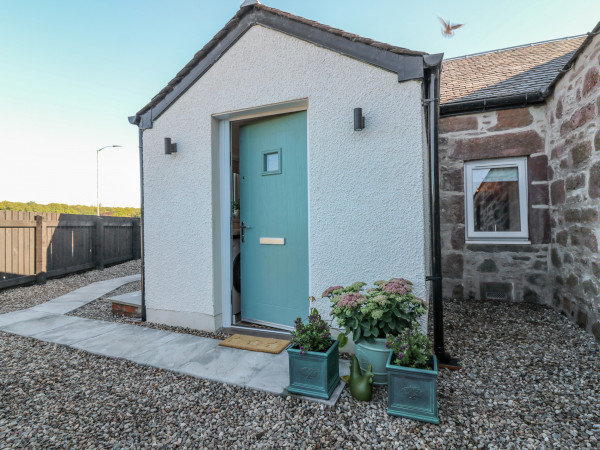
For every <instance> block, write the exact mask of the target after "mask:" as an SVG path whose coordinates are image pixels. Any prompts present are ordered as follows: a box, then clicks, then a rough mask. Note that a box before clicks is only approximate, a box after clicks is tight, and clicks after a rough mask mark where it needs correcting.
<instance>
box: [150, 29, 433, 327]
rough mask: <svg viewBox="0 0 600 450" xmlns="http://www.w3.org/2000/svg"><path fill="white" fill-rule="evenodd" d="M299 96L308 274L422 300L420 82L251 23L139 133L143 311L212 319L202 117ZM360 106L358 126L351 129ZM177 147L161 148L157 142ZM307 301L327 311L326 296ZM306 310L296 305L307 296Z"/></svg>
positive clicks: (214, 299) (208, 149) (192, 322)
mask: <svg viewBox="0 0 600 450" xmlns="http://www.w3.org/2000/svg"><path fill="white" fill-rule="evenodd" d="M303 98H307V99H308V114H307V117H308V118H307V121H308V124H307V125H308V177H309V178H308V188H309V265H310V267H309V280H310V281H309V283H310V292H311V294H312V295H314V296H315V297H320V294H321V292H322V291H323V290H324V289H326V288H327V287H328V286H330V285H334V284H342V285H346V284H349V283H352V282H354V281H365V282H372V281H375V280H378V279H383V278H391V277H394V276H399V277H405V278H408V279H410V280H412V281H413V282H414V283H415V293H416V295H418V296H421V297H424V298H426V297H427V295H426V286H425V281H424V280H425V275H426V273H427V272H428V270H429V269H428V261H429V257H428V255H427V254H426V253H425V249H426V240H427V239H428V236H429V234H428V233H429V231H428V229H427V228H426V225H425V224H426V215H427V203H426V201H424V199H425V198H426V176H425V170H426V159H427V151H426V146H425V131H424V121H423V108H422V106H421V82H420V81H408V82H403V83H398V81H397V75H396V74H395V73H392V72H388V71H384V70H382V69H379V68H377V67H374V66H371V65H368V64H365V63H362V62H360V61H357V60H354V59H351V58H348V57H345V56H342V55H340V54H338V53H335V52H332V51H329V50H326V49H323V48H321V47H318V46H315V45H313V44H310V43H307V42H304V41H301V40H299V39H296V38H293V37H290V36H288V35H285V34H283V33H280V32H277V31H273V30H271V29H267V28H265V27H262V26H254V27H253V28H251V29H250V30H249V31H248V32H247V33H246V34H245V35H243V36H242V37H241V38H240V40H239V41H238V42H237V43H236V44H235V45H234V46H233V47H232V48H230V49H229V50H228V51H227V52H226V53H225V55H223V56H222V57H221V59H220V60H219V61H217V62H216V64H215V65H214V66H213V67H211V69H209V70H208V72H206V73H205V74H204V75H203V77H202V78H201V79H199V80H198V81H197V82H196V83H195V84H194V85H193V86H192V87H191V88H190V89H189V90H188V91H187V92H186V93H185V94H184V95H183V96H182V97H181V98H179V99H178V100H177V101H176V102H175V103H174V104H173V105H171V107H170V108H169V109H168V110H167V111H165V112H164V113H163V114H162V115H161V116H160V117H159V118H157V119H156V120H155V122H154V125H153V128H152V129H149V130H146V131H145V132H144V196H145V197H144V208H145V216H144V219H145V224H144V225H145V267H146V278H145V283H146V305H147V311H148V320H149V321H155V322H164V323H170V324H173V325H183V326H188V327H192V328H200V329H207V330H212V329H215V328H218V327H220V326H221V323H222V318H221V316H220V314H221V294H220V287H219V283H220V273H219V267H220V262H219V261H220V259H219V255H218V253H219V252H218V251H217V249H218V248H219V243H218V242H213V238H214V239H216V240H218V239H219V233H218V230H219V227H220V224H219V192H218V186H219V183H218V177H219V171H218V168H219V161H218V136H217V130H218V127H217V126H216V124H217V121H216V120H215V119H214V118H212V117H211V116H212V115H213V114H219V113H223V112H227V111H235V110H240V109H246V108H253V107H258V106H263V105H268V104H273V103H279V102H285V101H290V100H296V99H303ZM355 107H362V108H363V112H364V114H365V117H366V128H365V129H364V130H362V131H354V130H353V109H354V108H355ZM165 137H170V138H171V139H172V140H173V142H176V143H177V154H175V155H172V156H167V155H165V154H164V148H163V145H164V144H163V139H164V138H165ZM326 303H327V302H325V301H320V302H319V305H318V306H319V309H321V311H322V312H324V313H327V314H328V311H329V308H328V305H327V304H326ZM307 313H308V303H307Z"/></svg>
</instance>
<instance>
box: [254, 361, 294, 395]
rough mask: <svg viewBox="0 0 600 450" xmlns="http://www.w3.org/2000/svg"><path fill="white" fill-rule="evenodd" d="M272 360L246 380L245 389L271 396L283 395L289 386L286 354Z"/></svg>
mask: <svg viewBox="0 0 600 450" xmlns="http://www.w3.org/2000/svg"><path fill="white" fill-rule="evenodd" d="M277 356H278V357H277V358H272V359H271V360H270V361H269V362H268V363H267V364H265V366H264V367H263V368H262V369H261V370H259V371H258V372H257V373H255V374H254V376H253V377H252V378H251V379H250V380H248V382H247V383H246V385H245V387H247V388H250V389H257V390H259V391H265V392H270V393H272V394H285V393H287V387H288V386H289V384H290V372H289V362H288V355H287V352H285V351H283V352H281V353H280V354H279V355H277Z"/></svg>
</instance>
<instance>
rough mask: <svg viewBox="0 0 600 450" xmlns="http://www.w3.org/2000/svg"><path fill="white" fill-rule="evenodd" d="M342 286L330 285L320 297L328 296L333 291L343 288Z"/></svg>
mask: <svg viewBox="0 0 600 450" xmlns="http://www.w3.org/2000/svg"><path fill="white" fill-rule="evenodd" d="M343 288H344V286H331V287H328V288H327V289H325V292H323V295H322V296H321V298H325V297H329V296H330V295H331V293H332V292H333V291H337V290H338V289H343Z"/></svg>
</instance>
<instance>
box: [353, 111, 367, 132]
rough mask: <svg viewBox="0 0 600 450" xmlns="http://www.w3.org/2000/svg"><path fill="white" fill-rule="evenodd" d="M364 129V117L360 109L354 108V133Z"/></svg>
mask: <svg viewBox="0 0 600 450" xmlns="http://www.w3.org/2000/svg"><path fill="white" fill-rule="evenodd" d="M364 127H365V116H363V113H362V108H354V131H360V130H362V129H363V128H364Z"/></svg>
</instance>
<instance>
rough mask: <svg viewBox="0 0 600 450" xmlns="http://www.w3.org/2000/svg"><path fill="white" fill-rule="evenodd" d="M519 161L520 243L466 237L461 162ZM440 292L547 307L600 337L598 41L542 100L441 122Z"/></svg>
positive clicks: (579, 57)
mask: <svg viewBox="0 0 600 450" xmlns="http://www.w3.org/2000/svg"><path fill="white" fill-rule="evenodd" d="M515 156H526V157H527V172H528V173H527V175H528V185H527V187H528V197H529V198H528V219H529V240H530V242H531V243H530V244H527V245H506V244H493V245H491V244H476V243H467V242H466V241H465V198H464V163H465V161H471V160H488V159H495V158H503V157H515ZM440 166H441V169H440V197H441V218H442V228H441V232H442V264H443V276H444V284H443V288H444V295H445V296H447V297H458V298H476V299H481V298H490V299H507V300H513V301H527V302H535V303H545V304H548V305H553V306H554V307H556V308H558V309H560V310H562V311H564V313H565V314H566V315H567V316H569V317H570V318H572V319H573V320H574V321H576V322H577V323H578V324H579V325H580V326H581V327H583V328H585V329H587V330H588V331H590V332H591V333H593V334H594V336H595V337H596V339H598V340H599V341H600V245H599V243H600V35H595V36H594V37H593V39H592V40H591V42H590V44H589V45H588V46H587V47H586V48H585V49H584V50H583V51H582V52H581V53H580V54H579V56H578V58H577V59H576V61H575V63H574V64H573V65H572V67H571V68H570V70H569V71H568V72H567V73H566V74H565V75H564V76H563V77H562V78H561V79H560V80H559V81H558V83H557V84H556V86H555V88H554V92H553V94H552V95H551V96H550V97H549V98H548V99H547V100H546V102H545V103H543V104H540V105H536V106H529V107H523V108H514V109H506V110H498V111H487V112H481V113H473V114H465V115H460V116H449V117H442V118H441V120H440Z"/></svg>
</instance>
